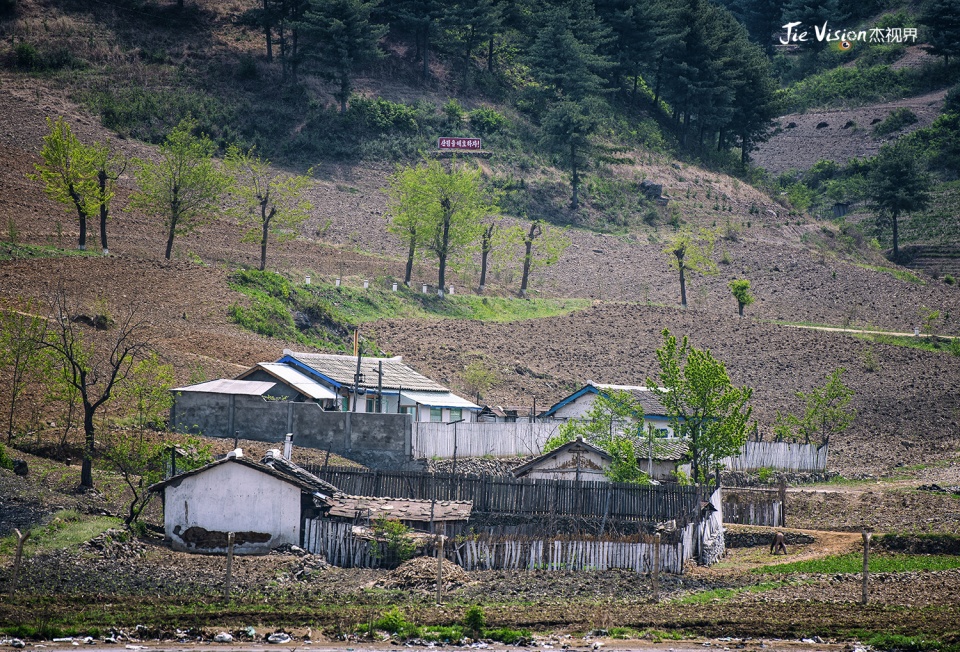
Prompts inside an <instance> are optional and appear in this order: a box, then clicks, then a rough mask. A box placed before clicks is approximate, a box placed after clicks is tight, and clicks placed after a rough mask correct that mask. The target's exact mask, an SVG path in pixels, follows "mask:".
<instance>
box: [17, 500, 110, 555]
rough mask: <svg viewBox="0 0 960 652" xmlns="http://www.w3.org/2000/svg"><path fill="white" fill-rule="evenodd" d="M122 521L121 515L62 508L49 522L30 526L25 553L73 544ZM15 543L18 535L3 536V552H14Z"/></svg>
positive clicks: (56, 548) (61, 547) (67, 546)
mask: <svg viewBox="0 0 960 652" xmlns="http://www.w3.org/2000/svg"><path fill="white" fill-rule="evenodd" d="M121 524H122V521H121V520H120V519H118V518H113V517H110V516H84V515H82V514H80V513H78V512H76V511H74V510H70V509H65V510H61V511H59V512H57V513H55V514H54V515H53V518H52V519H50V522H49V523H48V524H47V525H44V526H41V527H35V528H32V529H31V530H30V538H29V539H27V541H26V543H24V545H23V554H24V556H25V557H30V556H32V555H35V554H37V553H40V552H50V551H53V550H62V549H63V548H70V547H72V546H76V545H79V544H81V543H85V542H87V541H89V540H90V539H92V538H93V537H95V536H97V535H98V534H101V533H102V532H104V531H106V530H109V529H110V528H115V527H120V526H121ZM16 547H17V541H16V537H15V536H8V537H5V538H3V539H2V540H0V555H4V556H9V555H13V554H14V553H15V552H16Z"/></svg>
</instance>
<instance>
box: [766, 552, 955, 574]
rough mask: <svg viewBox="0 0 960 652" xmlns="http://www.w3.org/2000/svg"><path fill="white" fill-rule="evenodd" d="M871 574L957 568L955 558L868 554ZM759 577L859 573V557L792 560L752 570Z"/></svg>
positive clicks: (951, 556)
mask: <svg viewBox="0 0 960 652" xmlns="http://www.w3.org/2000/svg"><path fill="white" fill-rule="evenodd" d="M869 563H870V572H871V573H913V572H918V571H944V570H951V569H954V568H960V557H958V556H956V555H904V554H880V553H873V554H871V555H870V560H869ZM752 572H754V573H759V574H788V573H819V574H823V575H833V574H836V573H861V572H863V555H862V554H861V553H851V554H848V555H833V556H830V557H821V558H820V559H809V560H806V561H795V562H790V563H786V564H774V565H772V566H763V567H761V568H755V569H753V571H752Z"/></svg>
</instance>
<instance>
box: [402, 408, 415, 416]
mask: <svg viewBox="0 0 960 652" xmlns="http://www.w3.org/2000/svg"><path fill="white" fill-rule="evenodd" d="M400 414H409V415H410V416H412V417H416V416H417V406H416V405H403V406H401V407H400Z"/></svg>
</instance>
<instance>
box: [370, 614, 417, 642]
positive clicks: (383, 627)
mask: <svg viewBox="0 0 960 652" xmlns="http://www.w3.org/2000/svg"><path fill="white" fill-rule="evenodd" d="M372 625H373V629H374V630H379V631H381V632H388V633H390V634H393V635H394V636H397V637H398V638H401V639H403V638H413V637H416V636H419V635H420V628H419V627H417V626H416V625H415V624H413V623H411V622H410V621H409V620H407V617H406V615H405V614H404V613H403V611H402V610H401V609H400V608H399V607H391V608H390V609H389V610H387V611H386V612H384V613H383V615H381V616H380V617H379V618H377V619H376V620H375V621H373V623H372ZM368 633H370V634H372V633H373V632H368Z"/></svg>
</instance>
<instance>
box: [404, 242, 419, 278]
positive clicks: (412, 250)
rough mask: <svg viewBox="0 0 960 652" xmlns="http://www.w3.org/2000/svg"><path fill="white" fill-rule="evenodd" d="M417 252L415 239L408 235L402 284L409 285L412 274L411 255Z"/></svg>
mask: <svg viewBox="0 0 960 652" xmlns="http://www.w3.org/2000/svg"><path fill="white" fill-rule="evenodd" d="M416 253H417V239H416V237H415V236H414V235H411V236H410V250H409V251H408V252H407V268H406V270H405V271H404V273H403V284H404V285H406V286H407V287H410V277H411V276H412V275H413V257H414V255H416Z"/></svg>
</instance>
